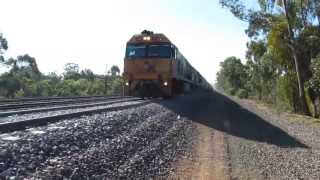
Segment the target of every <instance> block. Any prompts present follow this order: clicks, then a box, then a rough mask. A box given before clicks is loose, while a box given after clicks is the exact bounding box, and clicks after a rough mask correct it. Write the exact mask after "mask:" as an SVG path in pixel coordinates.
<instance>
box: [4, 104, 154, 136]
mask: <svg viewBox="0 0 320 180" xmlns="http://www.w3.org/2000/svg"><path fill="white" fill-rule="evenodd" d="M151 102H152V101H151V100H147V101H143V102H141V103H137V104H129V105H124V106H114V107H101V108H97V109H90V110H84V111H79V112H72V113H64V114H59V115H53V116H45V117H40V118H30V119H27V120H23V121H16V122H7V123H0V132H2V133H7V132H12V131H17V130H24V129H26V128H28V127H31V126H32V127H33V126H41V125H46V124H48V123H53V122H57V121H60V120H63V119H68V118H75V117H79V116H83V115H91V114H95V113H100V112H104V111H108V112H110V111H119V110H124V109H129V108H134V107H139V106H143V105H146V104H149V103H151Z"/></svg>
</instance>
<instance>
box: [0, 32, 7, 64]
mask: <svg viewBox="0 0 320 180" xmlns="http://www.w3.org/2000/svg"><path fill="white" fill-rule="evenodd" d="M7 49H8V41H7V40H6V39H5V38H4V37H3V35H2V34H1V33H0V63H3V62H4V57H3V56H2V55H3V54H4V51H6V50H7Z"/></svg>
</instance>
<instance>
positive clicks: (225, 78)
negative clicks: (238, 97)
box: [217, 57, 247, 95]
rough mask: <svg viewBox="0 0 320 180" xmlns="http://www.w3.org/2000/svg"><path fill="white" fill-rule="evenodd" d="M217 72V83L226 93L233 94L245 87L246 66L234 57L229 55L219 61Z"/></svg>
mask: <svg viewBox="0 0 320 180" xmlns="http://www.w3.org/2000/svg"><path fill="white" fill-rule="evenodd" d="M220 66H221V70H220V71H219V72H218V73H217V85H218V87H219V88H220V89H222V90H223V91H225V92H227V93H228V94H231V95H235V94H236V93H237V91H238V90H240V89H245V82H246V80H247V74H246V67H245V66H244V65H243V64H242V63H241V60H240V59H238V58H236V57H229V58H227V59H225V60H224V61H223V62H222V63H220Z"/></svg>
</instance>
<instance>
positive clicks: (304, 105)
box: [282, 0, 310, 116]
mask: <svg viewBox="0 0 320 180" xmlns="http://www.w3.org/2000/svg"><path fill="white" fill-rule="evenodd" d="M282 5H283V8H284V13H285V16H286V19H287V21H288V23H287V24H288V33H289V41H290V42H289V43H290V44H289V46H290V49H291V51H292V52H291V53H292V57H293V59H294V64H295V69H296V74H297V79H298V87H299V101H300V102H299V106H301V110H300V111H301V113H303V114H305V115H308V116H310V111H309V109H308V106H307V101H306V97H305V92H304V80H303V78H302V76H301V69H300V64H299V59H298V55H297V51H296V46H295V38H294V35H293V30H292V27H291V22H290V17H289V14H288V8H287V0H282Z"/></svg>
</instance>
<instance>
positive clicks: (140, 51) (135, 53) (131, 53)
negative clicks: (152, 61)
mask: <svg viewBox="0 0 320 180" xmlns="http://www.w3.org/2000/svg"><path fill="white" fill-rule="evenodd" d="M172 52H173V51H172V48H171V45H128V46H127V49H126V57H127V58H143V57H145V58H146V57H148V58H171V55H172Z"/></svg>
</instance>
